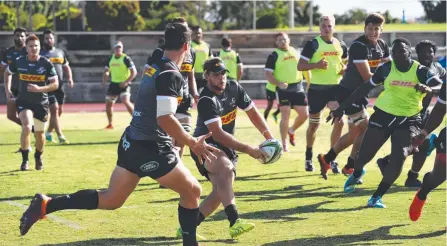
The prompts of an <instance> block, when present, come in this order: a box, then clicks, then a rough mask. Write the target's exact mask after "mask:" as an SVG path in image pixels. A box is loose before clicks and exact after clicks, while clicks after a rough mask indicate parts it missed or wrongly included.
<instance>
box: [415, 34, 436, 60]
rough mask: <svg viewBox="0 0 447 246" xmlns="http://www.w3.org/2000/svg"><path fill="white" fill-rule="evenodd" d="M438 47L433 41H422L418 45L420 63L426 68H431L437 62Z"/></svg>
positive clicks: (417, 52)
mask: <svg viewBox="0 0 447 246" xmlns="http://www.w3.org/2000/svg"><path fill="white" fill-rule="evenodd" d="M437 50H438V47H437V46H436V43H435V42H433V41H431V40H422V41H421V42H419V43H418V44H417V45H416V54H417V55H418V61H419V62H420V63H422V65H424V66H430V64H431V63H432V62H433V61H434V60H435V55H436V51H437Z"/></svg>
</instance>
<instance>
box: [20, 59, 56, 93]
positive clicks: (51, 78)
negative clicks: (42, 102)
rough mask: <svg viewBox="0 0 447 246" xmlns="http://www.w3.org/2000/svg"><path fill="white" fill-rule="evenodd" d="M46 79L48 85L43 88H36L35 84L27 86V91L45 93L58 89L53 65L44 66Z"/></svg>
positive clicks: (49, 63)
mask: <svg viewBox="0 0 447 246" xmlns="http://www.w3.org/2000/svg"><path fill="white" fill-rule="evenodd" d="M46 71H47V72H46V74H45V75H46V77H47V80H48V84H47V85H45V86H37V85H35V84H28V86H27V90H28V91H30V92H40V93H46V92H50V91H55V90H57V88H58V87H59V79H58V76H57V73H56V68H55V67H54V65H53V63H51V62H48V63H47V65H46Z"/></svg>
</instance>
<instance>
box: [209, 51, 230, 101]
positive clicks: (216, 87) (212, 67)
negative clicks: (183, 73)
mask: <svg viewBox="0 0 447 246" xmlns="http://www.w3.org/2000/svg"><path fill="white" fill-rule="evenodd" d="M203 71H204V72H205V73H204V77H205V79H206V80H207V82H208V87H209V88H210V89H211V90H212V91H213V92H216V93H218V94H221V93H222V92H223V91H224V90H225V86H226V84H227V73H228V70H227V68H226V66H225V63H224V62H223V61H222V59H220V57H212V58H209V59H208V60H206V61H205V63H204V64H203Z"/></svg>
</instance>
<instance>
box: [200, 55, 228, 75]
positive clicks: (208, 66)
mask: <svg viewBox="0 0 447 246" xmlns="http://www.w3.org/2000/svg"><path fill="white" fill-rule="evenodd" d="M219 63H224V61H223V60H222V59H221V58H220V57H211V58H209V59H208V60H206V61H205V63H203V70H204V71H205V73H208V71H210V70H212V69H213V68H214V67H216V65H217V64H219Z"/></svg>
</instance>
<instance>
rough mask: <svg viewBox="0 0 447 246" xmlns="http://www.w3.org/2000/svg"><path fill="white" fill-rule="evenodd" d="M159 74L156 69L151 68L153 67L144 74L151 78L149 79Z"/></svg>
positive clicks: (149, 67)
mask: <svg viewBox="0 0 447 246" xmlns="http://www.w3.org/2000/svg"><path fill="white" fill-rule="evenodd" d="M156 72H157V69H155V68H153V67H151V66H148V67H147V68H146V69H145V70H144V74H146V75H147V76H149V77H152V76H154V74H155V73H156Z"/></svg>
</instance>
